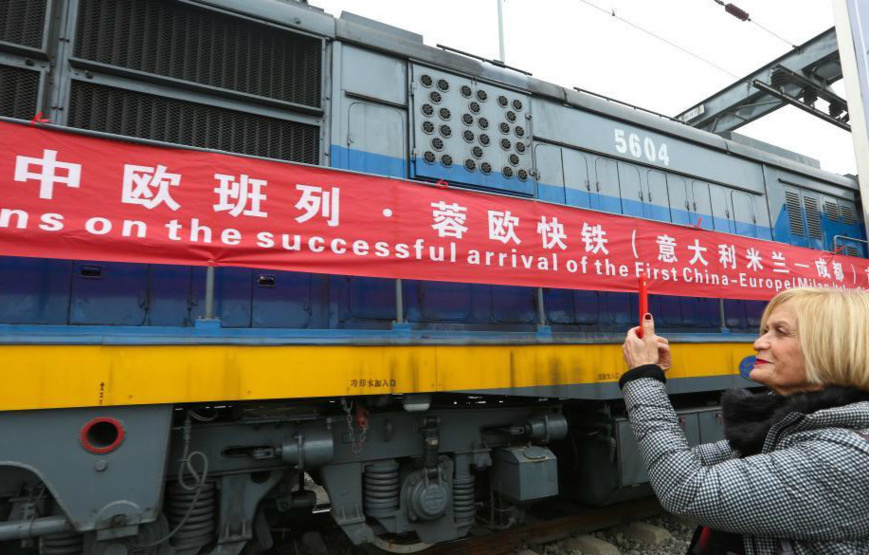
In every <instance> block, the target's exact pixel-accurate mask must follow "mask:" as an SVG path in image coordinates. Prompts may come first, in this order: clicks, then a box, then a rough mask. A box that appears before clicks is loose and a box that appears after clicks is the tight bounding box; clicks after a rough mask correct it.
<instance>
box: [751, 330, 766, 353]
mask: <svg viewBox="0 0 869 555" xmlns="http://www.w3.org/2000/svg"><path fill="white" fill-rule="evenodd" d="M753 347H754V350H755V351H762V350H764V349H766V348H767V347H769V341H768V340H767V339H766V334H764V335H761V336H760V337H758V338H757V339H755V340H754V345H753Z"/></svg>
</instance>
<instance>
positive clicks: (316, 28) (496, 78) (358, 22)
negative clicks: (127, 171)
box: [180, 0, 858, 191]
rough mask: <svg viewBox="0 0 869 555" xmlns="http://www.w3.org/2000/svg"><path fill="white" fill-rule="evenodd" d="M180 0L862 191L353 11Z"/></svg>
mask: <svg viewBox="0 0 869 555" xmlns="http://www.w3.org/2000/svg"><path fill="white" fill-rule="evenodd" d="M180 1H183V2H187V3H190V4H196V5H199V6H202V7H206V8H210V9H218V10H221V11H228V12H233V13H235V14H238V15H243V16H247V17H254V18H257V19H261V20H266V21H269V22H271V23H274V24H277V25H280V26H283V27H287V28H289V29H291V30H296V31H302V32H305V33H312V34H315V35H318V36H320V37H321V38H324V39H326V40H333V41H340V42H344V43H348V44H353V45H355V46H361V47H364V48H366V49H370V50H375V51H379V52H382V53H386V54H390V55H392V56H396V57H399V58H402V59H405V60H408V61H413V62H418V63H421V64H424V65H430V66H432V67H435V68H440V69H444V70H448V71H451V72H454V73H456V74H460V75H465V76H468V77H472V78H474V79H479V80H480V81H485V82H489V83H491V84H496V85H499V86H504V87H507V88H512V89H515V90H517V91H520V92H524V93H529V94H531V95H532V96H537V97H544V98H547V99H551V100H556V101H558V102H561V103H563V104H566V105H568V106H572V107H574V108H579V109H582V110H586V111H589V112H594V113H598V114H600V115H603V116H606V117H610V118H614V119H617V120H621V121H625V122H628V123H631V124H634V125H639V126H642V127H645V128H648V129H652V130H655V131H658V132H660V133H663V134H666V135H669V136H673V137H677V138H679V139H681V140H688V141H692V142H695V143H699V144H702V145H704V146H706V147H709V148H712V149H715V150H718V151H721V152H725V153H727V154H730V155H734V156H738V157H740V158H746V159H749V160H754V161H756V162H761V163H764V164H768V165H772V166H777V167H779V168H782V169H785V170H789V171H793V172H797V173H800V174H803V175H805V176H808V177H814V178H816V179H821V180H824V181H827V182H831V183H834V184H836V185H839V186H842V187H845V188H847V189H850V190H852V191H857V190H858V184H857V180H856V178H853V177H851V176H845V175H840V174H837V173H834V172H830V171H827V170H823V169H821V168H817V167H813V166H812V165H810V164H807V163H805V162H803V161H800V160H801V159H805V158H806V157H805V156H802V155H800V154H798V153H790V152H789V151H786V150H784V149H781V148H780V147H776V146H775V145H770V146H771V147H773V148H775V149H776V150H777V151H779V152H772V151H768V150H764V149H763V143H762V142H760V141H749V142H751V143H752V144H746V143H743V142H738V141H736V140H733V139H727V138H724V137H722V136H720V135H716V134H713V133H709V132H707V131H702V130H700V129H696V128H694V127H691V126H690V125H687V124H685V123H682V122H678V121H676V120H673V119H672V118H670V117H668V116H665V115H662V114H656V113H654V112H651V111H648V110H646V109H643V108H638V107H634V106H631V105H629V104H625V103H623V102H620V101H618V100H615V99H610V98H607V97H604V96H601V95H596V94H594V93H591V92H587V91H581V90H574V89H570V88H566V87H564V86H561V85H557V84H554V83H550V82H547V81H542V80H540V79H537V78H534V77H533V76H530V75H525V74H523V73H520V72H517V71H512V70H510V69H505V68H501V67H498V66H496V65H494V64H491V63H484V62H483V61H481V60H477V59H474V58H471V57H468V56H464V55H461V54H456V53H453V52H449V51H446V50H443V49H440V48H436V47H432V46H428V45H426V44H424V43H423V37H422V35H419V34H416V33H413V32H410V31H406V30H404V29H400V28H397V27H393V26H390V25H387V24H384V23H381V22H378V21H376V20H372V19H368V18H366V17H362V16H359V15H356V14H353V13H349V12H343V13H342V14H341V16H340V17H337V18H336V17H334V16H333V15H331V14H329V13H327V12H325V11H323V10H322V9H320V8H316V7H314V6H310V5H307V4H302V3H299V2H295V1H288V0H256V1H250V0H245V1H242V0H180ZM785 153H787V154H792V155H793V157H794V158H795V159H792V158H790V157H786V156H787V154H785Z"/></svg>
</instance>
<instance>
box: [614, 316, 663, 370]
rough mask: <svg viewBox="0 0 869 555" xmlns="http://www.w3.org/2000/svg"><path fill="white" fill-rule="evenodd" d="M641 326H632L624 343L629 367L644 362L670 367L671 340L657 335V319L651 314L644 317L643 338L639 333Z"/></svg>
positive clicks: (623, 346)
mask: <svg viewBox="0 0 869 555" xmlns="http://www.w3.org/2000/svg"><path fill="white" fill-rule="evenodd" d="M638 329H639V328H631V329H630V330H628V335H627V336H626V337H625V342H624V344H623V345H622V352H623V353H624V355H625V362H626V363H627V365H628V368H636V367H637V366H643V365H644V364H657V365H658V366H660V367H661V370H663V371H665V372H666V371H667V370H669V369H670V364H671V359H670V342H669V341H667V340H666V339H664V338H663V337H658V336H657V335H655V321H654V320H653V319H652V315H651V314H646V315H645V316H644V317H643V338H642V339H640V337H639V336H638V335H637V330H638Z"/></svg>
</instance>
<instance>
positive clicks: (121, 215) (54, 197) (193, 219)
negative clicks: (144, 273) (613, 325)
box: [0, 122, 869, 299]
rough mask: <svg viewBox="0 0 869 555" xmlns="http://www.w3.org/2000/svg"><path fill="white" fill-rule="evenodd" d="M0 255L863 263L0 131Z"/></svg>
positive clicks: (448, 269)
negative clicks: (0, 192)
mask: <svg viewBox="0 0 869 555" xmlns="http://www.w3.org/2000/svg"><path fill="white" fill-rule="evenodd" d="M0 186H2V191H3V192H2V196H0V254H4V255H12V256H29V257H43V258H72V259H89V260H105V261H118V262H142V263H158V264H193V265H223V266H244V267H254V268H271V269H275V270H291V271H302V272H318V273H329V274H346V275H357V276H373V277H388V278H407V279H422V280H435V281H455V282H467V283H490V284H502V285H523V286H542V287H555V288H564V289H591V290H603V291H636V290H637V283H638V277H639V275H640V274H641V273H645V274H646V275H647V276H648V283H649V291H650V292H651V293H656V294H666V295H682V296H697V297H723V298H735V299H768V298H770V297H772V296H773V295H774V294H775V293H776V292H777V291H779V290H782V289H785V288H790V287H796V286H803V285H809V286H828V287H846V288H865V287H867V285H869V273H867V272H869V261H867V260H864V259H861V258H853V257H845V256H838V255H832V254H830V253H826V252H821V251H813V250H809V249H802V248H797V247H792V246H789V245H785V244H781V243H773V242H768V241H761V240H756V239H752V238H747V237H742V236H737V235H729V234H724V233H715V232H710V231H705V230H700V229H694V228H690V227H682V226H676V225H671V224H665V223H659V222H653V221H647V220H642V219H635V218H629V217H625V216H619V215H614V214H606V213H600V212H594V211H589V210H581V209H577V208H571V207H567V206H560V205H555V204H548V203H543V202H538V201H533V200H523V199H517V198H511V197H506V196H499V195H491V194H482V193H476V192H469V191H463V190H458V189H454V188H444V187H438V186H435V185H425V184H419V183H411V182H407V181H402V180H398V179H391V178H385V177H377V176H370V175H360V174H354V173H349V172H343V171H336V170H332V169H328V168H320V167H309V166H300V165H295V164H288V163H282V162H272V161H265V160H258V159H251V158H244V157H238V156H231V155H224V154H214V153H208V152H199V151H193V150H183V149H172V148H160V147H152V146H143V145H137V144H131V143H126V142H122V141H115V140H108V139H98V138H92V137H86V136H82V135H78V134H74V133H68V132H62V131H55V130H49V129H44V128H32V127H27V126H24V125H17V124H11V123H6V122H0Z"/></svg>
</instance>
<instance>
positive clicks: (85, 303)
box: [0, 145, 862, 335]
mask: <svg viewBox="0 0 869 555" xmlns="http://www.w3.org/2000/svg"><path fill="white" fill-rule="evenodd" d="M332 165H333V166H334V167H337V168H342V169H352V170H355V171H364V172H366V173H373V174H379V175H390V176H396V177H403V176H405V175H406V173H407V167H406V161H404V160H402V159H396V158H391V157H388V156H382V155H377V154H370V153H365V152H362V151H358V150H354V149H347V148H344V147H340V146H337V145H333V146H332ZM454 169H455V170H457V171H461V172H462V177H464V178H465V180H467V179H466V178H467V174H469V172H467V171H466V170H465V169H464V168H461V167H459V168H454ZM477 173H479V172H477ZM488 177H489V178H493V176H488ZM493 179H494V178H493ZM511 181H517V180H516V179H515V178H514V179H512V180H511ZM476 184H477V185H481V186H486V187H489V188H498V185H499V182H497V181H492V180H488V181H481V182H480V183H476ZM513 190H515V188H513ZM522 192H525V191H524V190H523V191H522ZM575 193H576V194H573V195H571V194H569V193H568V192H565V189H564V188H563V187H552V186H548V185H546V184H540V183H538V184H537V194H538V197H539V198H541V199H542V200H547V201H551V202H559V203H565V204H569V205H572V206H579V207H588V206H590V205H591V203H592V202H593V201H597V202H596V205H598V206H601V207H604V208H607V209H608V210H609V211H611V212H622V210H624V213H626V214H630V215H642V214H643V209H644V208H645V210H646V217H649V216H651V217H652V218H653V219H658V220H661V221H673V222H676V223H688V222H690V220H691V217H692V216H691V215H690V214H689V213H688V212H686V211H683V210H671V209H668V208H666V207H650V206H648V205H646V206H643V204H642V203H640V202H638V201H631V200H626V199H621V198H617V197H604V196H602V195H601V196H598V198H594V195H596V194H594V193H586V192H575ZM566 196H567V197H569V198H566ZM650 208H652V212H651V213H650V212H649V209H650ZM727 224H728V222H725V221H715V220H713V219H712V217H711V216H710V215H706V216H704V221H703V222H702V225H703V227H707V228H718V229H722V228H723V229H727V227H726V225H727ZM822 225H823V230H824V232H825V234H826V235H827V236H832V234H836V233H840V234H845V235H851V236H861V235H862V230H861V229H860V226H859V224H858V225H853V226H845V225H843V224H841V223H838V222H830V221H828V220H827V218H824V219H823V220H822ZM736 232H737V233H738V234H741V235H749V236H754V237H760V238H765V239H769V238H772V236H773V233H774V235H775V237H776V238H778V239H779V240H782V239H783V238H789V239H790V240H789V241H788V242H790V243H791V244H797V245H800V246H805V247H812V248H823V244H822V242H821V241H817V240H812V242H811V243H810V242H809V241H808V240H805V239H803V238H799V237H793V238H791V237H790V233H789V227H788V221H787V213H786V211H785V207H784V206H782V208H781V210H780V212H779V215H778V217H777V218H776V220H775V226H774V229H769V228H765V227H761V226H756V225H755V224H749V223H745V222H737V223H736ZM204 275H205V270H204V268H191V267H185V266H162V265H150V266H148V265H140V264H120V263H100V262H86V261H76V262H72V261H62V260H41V259H25V258H6V259H5V260H4V263H3V265H2V266H0V285H2V287H0V324H40V325H58V326H65V325H69V324H71V325H76V326H87V325H111V326H119V327H128V326H129V327H140V326H149V327H170V328H177V327H179V326H180V327H184V326H192V325H193V323H194V322H195V321H196V319H197V318H200V317H201V316H202V304H203V301H202V299H203V298H204V281H205V279H204ZM215 286H216V291H215V303H216V306H215V310H216V312H217V314H218V315H219V317H220V325H221V327H222V328H225V329H240V328H256V329H258V330H259V331H258V333H265V334H266V335H267V334H268V331H267V330H268V329H276V330H280V329H347V330H371V329H375V330H378V329H379V330H388V329H390V327H391V323H392V321H393V320H394V319H395V285H394V282H393V281H392V280H388V279H377V278H357V277H348V276H325V275H317V274H308V273H299V272H275V271H271V270H262V271H257V270H249V269H242V268H219V269H218V270H217V272H216V284H215ZM403 295H404V303H405V318H406V319H407V320H408V321H409V322H411V323H413V324H415V325H419V326H423V327H428V328H433V329H445V330H456V331H473V330H491V331H519V330H528V329H533V327H534V325H535V323H536V308H535V304H536V303H535V297H536V292H535V290H534V289H533V288H523V287H505V286H488V285H475V284H455V283H439V282H421V281H413V280H406V281H405V282H404V283H403ZM635 303H636V301H635V300H634V299H633V295H630V294H617V293H598V292H594V291H569V290H555V289H552V290H546V294H545V306H546V312H547V321H548V323H550V324H551V325H552V326H553V327H555V329H556V330H558V329H564V330H571V329H583V330H595V331H621V330H623V329H624V327H625V326H627V325H630V324H631V323H632V322H633V321H634V319H635V312H636V306H635ZM762 305H763V303H757V302H747V301H726V302H725V309H726V313H727V316H728V321H727V326H728V327H729V328H732V329H733V330H740V331H751V330H752V328H754V327H756V326H757V324H758V320H759V315H760V310H761V308H762ZM651 309H652V310H653V311H654V312H655V313H656V314H657V315H658V321H659V324H660V325H661V326H663V327H665V328H669V329H685V330H694V331H717V330H718V328H719V326H720V317H719V310H718V303H717V301H716V300H715V299H691V298H677V297H659V296H655V297H652V306H651ZM116 331H118V332H123V331H124V330H122V329H120V328H119V329H117V330H116Z"/></svg>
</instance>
